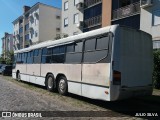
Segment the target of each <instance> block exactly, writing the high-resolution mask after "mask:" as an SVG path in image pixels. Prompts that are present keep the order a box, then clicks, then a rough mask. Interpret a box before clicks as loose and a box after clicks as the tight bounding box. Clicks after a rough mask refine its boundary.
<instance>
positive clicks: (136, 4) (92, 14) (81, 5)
mask: <svg viewBox="0 0 160 120" xmlns="http://www.w3.org/2000/svg"><path fill="white" fill-rule="evenodd" d="M66 8H67V9H66ZM77 14H78V15H79V16H78V17H77V18H76V17H75V16H76V15H77ZM75 20H76V24H75ZM113 24H120V25H124V26H129V27H132V28H136V29H139V28H140V0H74V1H71V0H70V1H69V0H62V33H67V34H69V35H74V34H75V33H82V32H87V31H91V30H94V29H98V28H101V27H105V26H108V25H113ZM76 31H77V32H76Z"/></svg>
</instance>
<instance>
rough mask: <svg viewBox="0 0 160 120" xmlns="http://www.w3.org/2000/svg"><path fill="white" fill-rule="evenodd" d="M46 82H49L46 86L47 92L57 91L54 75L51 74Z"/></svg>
mask: <svg viewBox="0 0 160 120" xmlns="http://www.w3.org/2000/svg"><path fill="white" fill-rule="evenodd" d="M46 82H47V84H46V87H47V90H49V91H51V92H53V91H54V90H55V88H54V76H53V75H52V74H49V75H48V76H47V80H46Z"/></svg>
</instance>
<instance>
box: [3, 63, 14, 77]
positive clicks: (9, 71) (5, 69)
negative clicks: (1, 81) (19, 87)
mask: <svg viewBox="0 0 160 120" xmlns="http://www.w3.org/2000/svg"><path fill="white" fill-rule="evenodd" d="M2 74H3V75H12V66H11V65H5V66H3V67H2Z"/></svg>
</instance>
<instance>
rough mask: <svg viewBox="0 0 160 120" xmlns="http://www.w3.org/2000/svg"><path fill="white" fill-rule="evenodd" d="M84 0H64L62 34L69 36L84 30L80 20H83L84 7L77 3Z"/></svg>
mask: <svg viewBox="0 0 160 120" xmlns="http://www.w3.org/2000/svg"><path fill="white" fill-rule="evenodd" d="M78 3H83V0H62V34H67V35H69V36H72V35H76V34H79V33H82V32H83V27H81V25H80V22H83V9H81V6H79V8H78V9H77V7H76V5H77V4H78Z"/></svg>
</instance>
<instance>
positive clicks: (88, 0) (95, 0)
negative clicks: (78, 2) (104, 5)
mask: <svg viewBox="0 0 160 120" xmlns="http://www.w3.org/2000/svg"><path fill="white" fill-rule="evenodd" d="M101 2H102V0H85V1H84V7H85V8H87V7H91V6H94V5H96V4H99V3H101Z"/></svg>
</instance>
